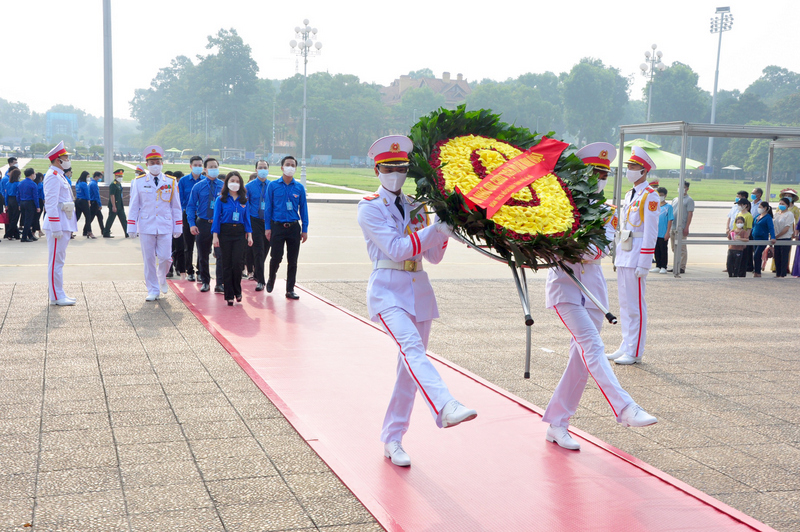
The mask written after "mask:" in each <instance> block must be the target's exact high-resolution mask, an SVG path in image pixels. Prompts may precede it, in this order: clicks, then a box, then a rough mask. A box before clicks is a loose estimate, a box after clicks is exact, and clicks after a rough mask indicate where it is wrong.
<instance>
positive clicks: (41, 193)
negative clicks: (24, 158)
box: [36, 181, 44, 209]
mask: <svg viewBox="0 0 800 532" xmlns="http://www.w3.org/2000/svg"><path fill="white" fill-rule="evenodd" d="M36 188H38V189H39V208H40V209H43V208H44V181H40V182H39V183H37V184H36Z"/></svg>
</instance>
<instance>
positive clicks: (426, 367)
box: [378, 307, 453, 443]
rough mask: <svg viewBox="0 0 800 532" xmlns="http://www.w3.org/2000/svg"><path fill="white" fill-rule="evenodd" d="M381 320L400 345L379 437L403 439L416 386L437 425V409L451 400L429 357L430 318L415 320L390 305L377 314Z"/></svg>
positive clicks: (440, 408)
mask: <svg viewBox="0 0 800 532" xmlns="http://www.w3.org/2000/svg"><path fill="white" fill-rule="evenodd" d="M378 317H379V318H380V321H381V324H383V327H384V328H385V329H386V332H388V333H389V336H390V337H391V338H392V339H393V340H394V342H395V343H396V344H397V346H398V347H399V351H398V354H397V380H396V381H395V383H394V390H392V398H391V399H390V400H389V408H388V409H387V410H386V417H385V418H384V420H383V429H382V430H381V441H382V442H384V443H388V442H390V441H403V435H404V434H405V433H406V431H408V424H409V422H410V420H411V410H412V409H413V408H414V396H415V394H416V393H417V391H418V390H419V393H420V395H421V396H422V398H423V399H424V401H425V404H426V405H428V409H429V410H430V412H431V415H432V416H433V418H434V420H435V421H436V425H437V426H438V427H439V428H441V426H442V423H441V417H440V413H441V411H442V408H443V407H444V405H446V404H447V403H448V402H450V401H452V400H453V396H452V395H450V391H449V390H448V389H447V385H446V384H445V383H444V381H443V380H442V377H441V376H440V375H439V372H438V371H436V368H435V367H433V364H432V363H431V361H430V359H428V355H427V348H428V336H429V335H430V332H431V320H427V321H420V322H418V321H416V319H415V318H414V316H412V315H411V314H409V313H407V312H406V311H405V310H403V309H400V308H397V307H393V308H390V309H387V310H385V311H383V312H381V313H380V314H378Z"/></svg>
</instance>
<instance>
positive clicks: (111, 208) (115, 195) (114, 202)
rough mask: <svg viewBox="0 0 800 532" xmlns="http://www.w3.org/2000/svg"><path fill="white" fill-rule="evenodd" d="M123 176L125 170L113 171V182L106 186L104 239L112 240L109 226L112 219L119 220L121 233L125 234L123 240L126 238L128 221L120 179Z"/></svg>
mask: <svg viewBox="0 0 800 532" xmlns="http://www.w3.org/2000/svg"><path fill="white" fill-rule="evenodd" d="M124 175H125V170H123V169H122V168H118V169H116V170H114V181H113V182H112V183H111V184H110V185H109V186H108V219H107V220H106V227H105V230H104V231H103V236H104V237H105V238H114V237H113V236H111V224H113V223H114V218H117V219H119V223H120V225H122V232H123V233H125V238H128V219H127V218H126V217H125V203H123V201H122V178H123V176H124Z"/></svg>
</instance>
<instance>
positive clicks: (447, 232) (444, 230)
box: [433, 220, 453, 237]
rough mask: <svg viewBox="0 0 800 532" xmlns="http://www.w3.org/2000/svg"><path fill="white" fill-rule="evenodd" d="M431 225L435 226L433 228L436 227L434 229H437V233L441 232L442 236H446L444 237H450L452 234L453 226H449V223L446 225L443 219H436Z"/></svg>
mask: <svg viewBox="0 0 800 532" xmlns="http://www.w3.org/2000/svg"><path fill="white" fill-rule="evenodd" d="M433 227H434V228H435V229H436V230H437V231H438V232H439V233H441V234H442V235H444V236H446V237H452V236H453V228H452V227H450V226H449V225H447V224H446V223H444V222H443V221H441V220H437V221H436V222H435V223H434V224H433Z"/></svg>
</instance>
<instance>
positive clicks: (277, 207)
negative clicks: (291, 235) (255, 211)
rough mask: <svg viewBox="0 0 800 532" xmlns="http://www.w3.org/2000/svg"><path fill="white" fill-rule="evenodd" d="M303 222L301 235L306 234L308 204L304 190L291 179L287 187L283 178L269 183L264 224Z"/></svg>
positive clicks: (298, 183)
mask: <svg viewBox="0 0 800 532" xmlns="http://www.w3.org/2000/svg"><path fill="white" fill-rule="evenodd" d="M299 220H302V221H303V228H302V231H301V232H303V233H307V232H308V204H307V203H306V189H305V187H304V186H303V185H301V184H300V182H298V181H295V180H294V179H292V180H291V181H289V184H288V185H287V184H286V183H285V182H284V181H283V177H280V178H279V179H276V180H275V181H271V182H270V184H269V186H268V187H267V205H266V210H265V211H264V221H265V222H266V223H272V222H278V223H287V222H297V221H299Z"/></svg>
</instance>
